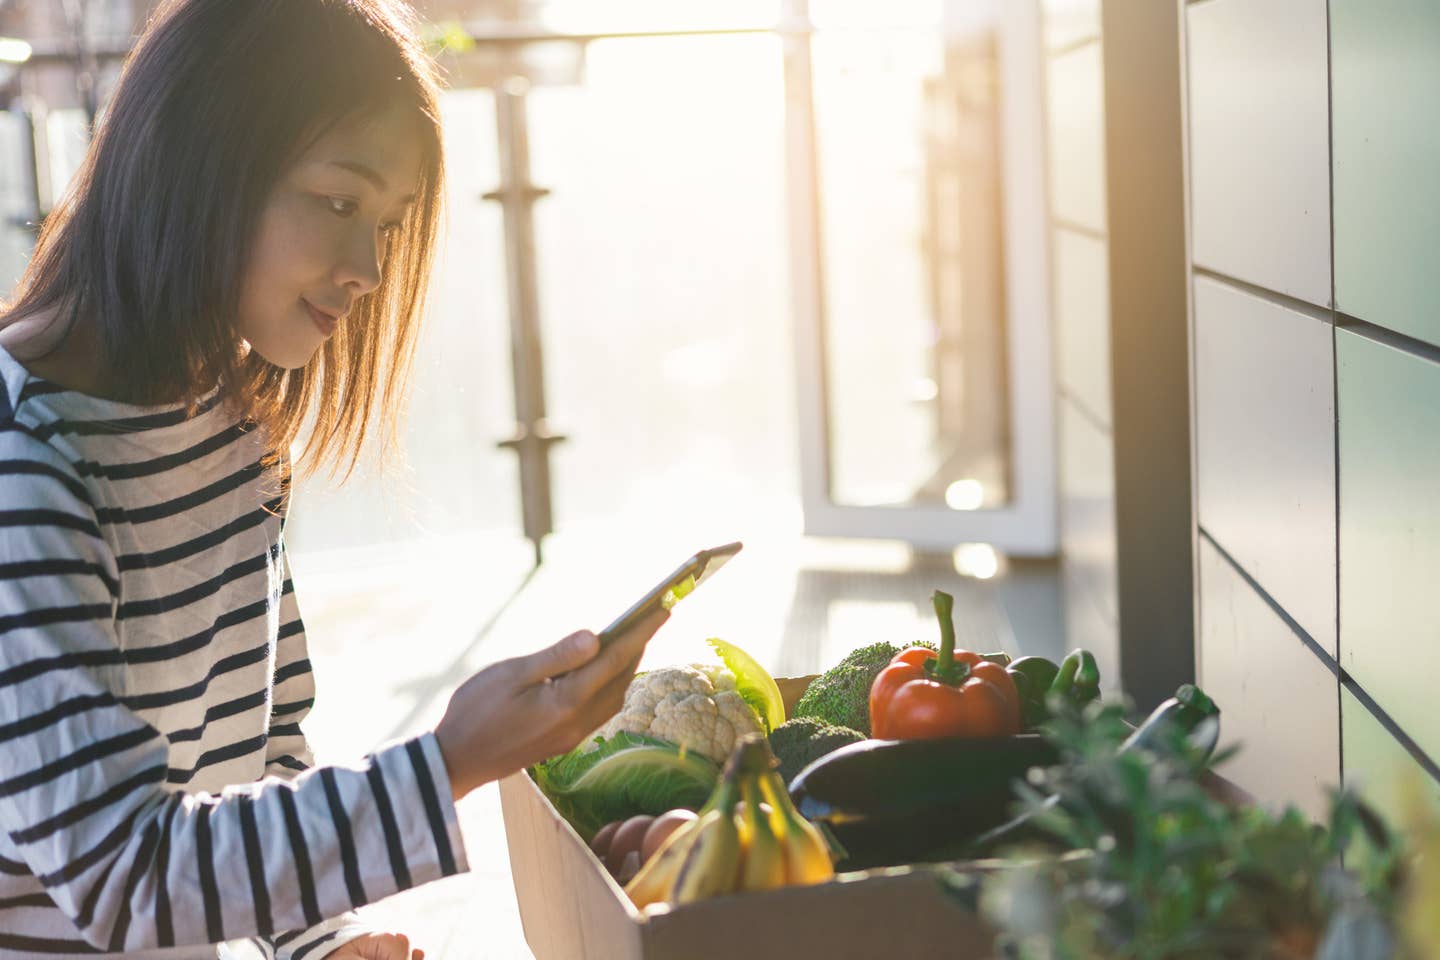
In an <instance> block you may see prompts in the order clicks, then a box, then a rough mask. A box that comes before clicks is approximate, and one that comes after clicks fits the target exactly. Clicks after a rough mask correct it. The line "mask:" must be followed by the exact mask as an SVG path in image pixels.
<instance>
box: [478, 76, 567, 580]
mask: <svg viewBox="0 0 1440 960" xmlns="http://www.w3.org/2000/svg"><path fill="white" fill-rule="evenodd" d="M529 86H530V85H529V82H528V81H526V80H525V79H524V78H521V77H512V78H511V79H509V80H507V81H506V82H505V83H503V84H501V85H500V86H499V87H497V88H496V90H495V116H496V122H497V125H498V128H499V137H500V187H499V189H498V190H495V191H492V192H491V193H487V194H485V199H486V200H496V201H499V203H500V205H501V207H502V208H503V210H504V214H505V267H506V270H505V272H506V281H507V288H508V291H509V294H510V297H509V299H510V351H511V365H512V367H513V368H514V380H515V433H514V434H513V435H512V436H511V437H509V438H508V439H506V440H502V441H500V443H499V446H501V447H507V448H509V449H512V450H514V451H515V453H516V455H517V456H519V458H520V508H521V513H522V515H523V520H524V529H525V536H526V538H528V539H529V540H530V542H531V543H533V544H534V545H535V563H536V565H537V566H538V565H539V564H540V563H541V562H542V559H543V554H542V544H543V541H544V539H545V537H546V536H547V535H549V534H550V533H551V532H552V531H553V530H554V519H553V515H552V507H551V489H550V446H551V444H554V443H558V442H560V441H562V440H564V439H565V438H564V437H562V436H558V435H556V434H553V433H551V431H550V427H549V424H548V422H547V420H546V417H545V361H544V355H543V352H542V347H541V337H540V295H539V290H538V284H537V282H536V269H535V263H536V258H535V218H534V205H535V201H536V200H538V199H540V198H541V197H544V196H546V195H547V194H548V193H549V191H548V190H544V189H541V188H538V187H536V186H535V185H534V184H533V183H531V182H530V137H529V127H528V121H527V118H526V112H525V98H526V95H527V93H528V90H529Z"/></svg>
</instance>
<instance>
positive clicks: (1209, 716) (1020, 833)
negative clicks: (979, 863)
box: [963, 683, 1220, 858]
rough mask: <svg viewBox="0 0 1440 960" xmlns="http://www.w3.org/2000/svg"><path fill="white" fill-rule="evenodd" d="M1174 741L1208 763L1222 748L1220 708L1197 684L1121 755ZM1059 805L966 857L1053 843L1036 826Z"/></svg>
mask: <svg viewBox="0 0 1440 960" xmlns="http://www.w3.org/2000/svg"><path fill="white" fill-rule="evenodd" d="M1172 738H1180V739H1183V740H1185V741H1186V742H1187V743H1188V744H1189V745H1190V746H1191V747H1192V748H1194V749H1196V750H1198V751H1200V754H1201V756H1203V757H1204V758H1206V759H1209V758H1210V755H1211V754H1213V753H1214V752H1215V748H1216V747H1217V746H1219V744H1220V708H1219V707H1218V706H1216V705H1215V701H1214V700H1211V699H1210V697H1209V696H1208V695H1207V694H1206V693H1205V691H1203V690H1201V689H1200V688H1199V687H1197V686H1195V685H1194V684H1193V683H1186V684H1181V686H1180V688H1179V689H1178V690H1176V691H1175V696H1173V697H1171V698H1170V699H1169V700H1166V701H1165V702H1164V703H1162V704H1160V705H1159V706H1158V707H1156V708H1155V709H1154V710H1153V711H1151V713H1150V716H1149V717H1147V718H1146V719H1145V722H1144V723H1142V724H1141V725H1140V726H1139V727H1138V728H1136V730H1135V732H1134V733H1132V734H1130V736H1128V737H1126V738H1125V741H1124V742H1123V743H1121V744H1120V747H1119V749H1118V751H1117V752H1119V753H1125V752H1127V751H1130V750H1154V749H1156V748H1159V747H1163V746H1164V745H1165V743H1166V742H1167V741H1169V740H1171V739H1172ZM1059 803H1060V798H1059V797H1058V796H1050V797H1047V798H1046V799H1045V801H1044V802H1043V803H1042V804H1041V805H1040V807H1039V810H1038V811H1037V810H1033V809H1032V810H1026V811H1025V812H1024V813H1021V814H1020V815H1019V816H1017V817H1015V818H1014V819H1011V820H1009V821H1006V822H1003V823H999V824H997V825H995V826H993V827H992V828H989V829H987V830H986V831H985V832H984V833H982V834H981V835H979V836H978V837H976V838H975V839H974V841H973V842H972V843H970V844H969V845H968V846H967V847H966V848H965V849H964V851H963V854H964V856H966V857H970V858H976V857H987V856H991V855H993V854H994V853H995V851H996V850H997V849H999V848H1000V847H1002V846H1010V845H1014V844H1018V843H1024V842H1046V841H1052V840H1053V838H1052V837H1050V836H1049V835H1048V834H1045V833H1044V832H1043V831H1041V830H1040V829H1039V828H1038V827H1037V826H1036V820H1037V816H1038V813H1039V812H1041V811H1044V810H1049V809H1051V808H1053V807H1055V806H1058V805H1059Z"/></svg>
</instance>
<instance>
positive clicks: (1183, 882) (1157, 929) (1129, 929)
mask: <svg viewBox="0 0 1440 960" xmlns="http://www.w3.org/2000/svg"><path fill="white" fill-rule="evenodd" d="M1129 732H1130V729H1129V727H1128V726H1127V725H1126V723H1125V721H1124V710H1123V708H1122V707H1120V706H1118V705H1114V704H1103V705H1102V704H1099V703H1092V704H1090V705H1088V706H1087V707H1085V708H1084V709H1083V710H1075V709H1069V710H1066V709H1061V710H1060V711H1059V712H1058V713H1057V714H1056V716H1055V718H1054V719H1053V720H1052V722H1051V723H1050V724H1049V725H1048V726H1047V728H1046V733H1047V736H1049V737H1050V738H1051V739H1052V741H1053V742H1054V743H1055V745H1056V746H1057V747H1058V748H1059V750H1060V753H1061V756H1062V763H1060V764H1059V765H1057V766H1055V767H1051V768H1047V769H1045V770H1043V771H1041V770H1034V771H1032V772H1031V773H1032V776H1031V778H1030V782H1028V783H1025V784H1023V785H1022V787H1021V788H1020V789H1021V794H1022V802H1023V803H1024V805H1025V806H1026V808H1028V809H1032V810H1034V811H1035V825H1036V827H1037V828H1038V830H1037V832H1038V835H1039V836H1040V837H1041V838H1042V839H1041V840H1040V841H1039V842H1038V843H1036V844H1033V845H1031V846H1029V847H1027V848H1021V849H1014V850H1009V851H1006V853H1007V861H1006V866H1005V868H1003V869H999V870H997V871H995V872H994V873H992V874H991V875H990V876H989V877H988V878H987V879H986V880H985V882H984V884H983V887H982V892H981V905H982V909H983V910H984V912H985V914H986V916H987V917H988V918H989V919H990V921H991V922H992V923H994V924H995V926H996V927H997V928H998V929H999V930H1001V931H1002V933H1001V945H1002V949H1003V950H1004V951H1006V954H1007V955H1008V956H1012V957H1022V958H1027V960H1068V958H1082V957H1083V958H1091V957H1099V958H1117V960H1118V958H1136V960H1141V958H1143V960H1150V958H1161V957H1164V958H1185V960H1190V958H1193V960H1199V958H1267V960H1268V958H1274V960H1280V958H1291V957H1294V958H1299V957H1307V958H1308V957H1317V958H1321V960H1339V958H1342V957H1343V958H1347V960H1381V958H1389V957H1392V956H1395V955H1396V950H1397V939H1396V934H1395V930H1394V926H1393V924H1392V922H1391V918H1392V917H1393V916H1394V914H1395V911H1396V904H1397V892H1398V890H1399V889H1400V885H1401V881H1402V879H1403V876H1404V869H1403V866H1404V861H1403V857H1402V853H1401V846H1400V844H1399V843H1398V842H1396V841H1395V840H1394V839H1393V837H1392V834H1391V832H1390V831H1389V830H1388V828H1387V827H1386V826H1385V825H1384V823H1383V822H1381V820H1380V818H1379V817H1378V816H1377V815H1376V814H1375V813H1374V812H1372V811H1371V810H1370V808H1369V807H1367V806H1366V805H1365V804H1364V803H1363V802H1362V801H1361V800H1360V799H1359V798H1358V797H1356V796H1354V795H1353V794H1350V793H1343V792H1337V793H1335V794H1333V795H1332V797H1331V805H1330V816H1329V819H1328V822H1327V823H1326V824H1325V825H1323V826H1319V825H1316V824H1313V823H1311V821H1310V820H1309V819H1308V818H1306V817H1305V816H1304V815H1303V814H1301V813H1300V812H1299V811H1297V810H1294V809H1287V810H1284V811H1282V812H1278V813H1273V812H1270V811H1267V810H1265V809H1262V808H1260V807H1255V806H1235V805H1232V804H1230V803H1227V802H1225V801H1224V800H1222V799H1220V798H1219V797H1217V796H1216V795H1214V793H1213V792H1212V791H1209V790H1207V789H1206V787H1205V785H1204V782H1203V777H1204V774H1205V772H1206V769H1207V766H1208V763H1207V760H1206V759H1205V757H1204V753H1203V751H1201V750H1197V749H1195V748H1194V747H1193V746H1191V745H1190V744H1189V743H1188V742H1187V741H1186V740H1185V739H1184V737H1183V736H1182V735H1179V734H1177V735H1175V736H1171V737H1161V738H1158V740H1157V741H1156V742H1154V743H1152V744H1150V745H1149V746H1147V747H1146V748H1144V749H1138V750H1132V751H1127V752H1124V753H1121V752H1118V751H1117V748H1118V746H1119V745H1120V743H1121V742H1122V741H1124V739H1125V738H1126V736H1127V735H1128V734H1129ZM1228 755H1229V754H1228V753H1223V752H1222V753H1221V754H1219V755H1217V756H1216V757H1215V760H1214V762H1217V763H1218V762H1222V761H1223V759H1225V757H1226V756H1228ZM1052 795H1055V796H1058V797H1059V798H1060V799H1059V801H1058V802H1050V803H1047V802H1046V801H1047V798H1048V797H1050V796H1052ZM952 886H953V884H952Z"/></svg>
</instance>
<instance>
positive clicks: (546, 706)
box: [435, 610, 670, 800]
mask: <svg viewBox="0 0 1440 960" xmlns="http://www.w3.org/2000/svg"><path fill="white" fill-rule="evenodd" d="M669 616H670V614H669V612H668V611H664V610H660V611H657V612H656V613H654V614H652V615H651V616H650V617H648V618H647V619H645V620H642V621H641V622H640V623H639V624H638V625H637V626H636V627H635V628H634V629H632V630H630V631H628V632H627V633H623V634H621V635H620V636H619V637H617V638H616V639H615V641H614V642H613V643H611V644H610V645H608V646H607V647H606V648H605V649H604V650H601V649H600V641H599V640H598V639H597V638H596V636H595V634H593V633H591V632H590V631H588V630H582V631H580V632H579V633H572V634H571V635H570V636H568V637H566V638H565V639H564V640H561V641H560V642H559V643H557V644H554V645H552V646H549V647H546V648H545V649H544V650H541V651H539V652H537V653H532V654H530V655H529V656H528V657H515V658H514V659H511V660H502V661H500V662H499V663H497V664H494V665H493V666H489V667H486V668H485V669H484V670H481V671H480V672H479V673H477V674H475V675H474V676H473V677H471V678H470V679H469V680H466V681H465V682H464V683H463V684H461V686H460V689H458V690H456V691H455V693H454V695H452V696H451V697H450V705H449V706H448V707H447V708H446V710H445V716H444V717H443V718H442V719H441V721H440V724H439V726H437V727H436V728H435V738H436V740H437V741H439V744H440V752H441V754H443V755H444V757H445V769H446V772H447V773H448V774H449V776H450V786H451V792H452V793H453V794H454V797H455V799H456V800H459V799H460V798H461V797H463V796H464V795H465V794H467V793H469V792H470V791H471V790H473V789H475V788H476V787H478V786H480V785H481V784H482V783H489V782H490V781H491V780H499V779H500V778H501V777H505V776H508V775H509V774H512V773H514V772H515V771H516V770H519V769H521V768H522V767H527V766H529V765H531V764H532V763H538V762H539V761H541V760H544V759H546V758H547V757H553V756H555V755H556V754H559V753H565V752H566V751H568V750H570V749H572V748H573V747H574V746H575V745H576V744H577V743H579V742H580V740H581V738H582V737H585V736H588V735H589V734H591V733H593V732H594V731H595V730H596V729H597V728H599V727H600V726H601V725H602V724H603V723H604V722H605V721H606V720H608V719H610V718H611V717H613V716H614V715H615V714H617V713H619V712H620V707H621V706H622V705H623V703H624V700H625V689H626V687H628V686H629V685H630V681H631V680H632V679H633V678H634V676H635V668H636V667H638V666H639V665H640V657H641V655H642V654H643V653H644V652H645V643H646V641H648V640H649V639H650V637H651V636H653V635H654V633H655V631H656V630H658V629H660V625H661V624H663V623H664V622H665V621H666V619H668V618H669Z"/></svg>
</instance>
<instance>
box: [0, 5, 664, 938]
mask: <svg viewBox="0 0 1440 960" xmlns="http://www.w3.org/2000/svg"><path fill="white" fill-rule="evenodd" d="M441 173H442V151H441V140H440V128H439V123H438V119H437V110H436V83H435V79H434V76H433V73H432V67H431V65H430V64H429V63H428V62H427V60H426V58H425V56H424V53H423V51H422V50H421V49H420V47H419V45H418V43H417V41H416V39H415V34H414V29H413V23H412V21H411V20H410V18H409V14H408V11H407V10H406V9H405V8H403V7H402V6H401V5H400V3H399V0H245V2H243V3H242V2H236V0H174V2H171V3H168V4H166V5H164V6H163V8H162V9H161V11H160V12H159V13H158V14H157V15H156V16H155V18H154V19H153V20H152V22H151V24H150V25H149V27H148V28H147V30H146V32H145V34H144V36H143V37H142V38H141V39H140V41H139V43H138V45H137V47H136V49H135V51H134V53H133V54H132V56H131V59H130V61H129V63H128V64H127V66H126V68H125V71H124V73H123V76H122V78H121V81H120V83H119V86H118V88H117V90H116V92H115V94H114V97H113V100H112V102H111V103H110V104H109V106H108V109H107V112H106V114H105V116H104V118H103V121H102V123H101V124H100V125H99V128H98V129H97V131H96V134H95V137H94V140H93V143H92V146H91V149H90V152H89V154H88V155H87V158H86V161H85V164H84V166H83V168H82V170H81V171H80V173H79V175H78V176H77V178H76V180H75V183H74V185H73V187H72V188H71V190H70V192H69V193H68V194H67V196H66V198H65V199H64V201H63V202H62V203H61V204H60V205H59V206H58V208H57V209H56V210H55V211H54V212H53V213H52V214H51V215H50V216H49V217H48V218H47V220H46V222H45V225H44V229H43V231H42V232H41V235H40V238H39V243H38V246H37V248H36V251H35V254H34V256H33V259H32V261H31V263H30V265H29V267H28V269H27V271H26V273H25V276H24V277H23V278H22V280H21V283H20V286H19V288H18V291H17V295H16V298H15V300H14V302H13V303H12V304H10V305H9V307H8V308H7V309H6V311H5V313H4V315H3V317H0V381H3V390H0V826H3V828H4V830H3V836H0V957H9V956H36V955H42V954H43V955H46V956H57V955H58V956H66V955H76V956H78V955H94V954H96V953H101V954H110V955H121V956H125V957H155V958H158V957H187V958H193V957H197V956H202V955H203V956H213V955H214V954H215V949H214V947H213V946H206V945H209V944H215V943H219V942H222V941H227V940H235V939H245V938H253V939H254V941H255V942H256V943H257V944H259V945H261V947H262V948H263V949H264V950H265V951H266V952H267V953H270V954H275V955H278V956H281V957H294V958H297V960H298V958H301V957H308V958H318V957H322V956H329V957H334V958H341V957H352V958H353V957H371V958H390V957H396V958H398V960H404V958H405V957H406V956H407V954H409V953H410V950H409V947H408V943H407V942H406V941H405V939H404V938H403V937H399V936H396V935H379V934H372V933H368V932H366V931H364V930H363V929H361V928H360V927H358V926H357V925H356V924H355V921H354V918H353V916H351V915H349V914H347V911H349V910H351V909H352V908H354V907H358V906H360V905H362V904H364V903H368V902H372V901H374V900H377V899H380V898H382V897H385V896H388V895H390V894H392V893H395V892H396V891H399V890H402V889H405V888H408V887H411V886H415V885H417V884H420V883H424V882H426V881H429V880H432V879H435V878H438V877H441V876H445V875H448V874H452V873H455V872H458V871H460V870H464V869H466V862H465V854H464V850H463V847H462V845H461V839H460V834H459V830H458V828H457V825H456V819H455V811H454V801H455V800H457V799H459V798H460V797H461V796H463V795H464V794H465V793H467V792H469V791H470V790H472V789H474V788H475V787H477V786H479V785H480V784H482V783H485V782H488V781H490V780H494V779H497V778H499V777H502V776H504V775H506V774H508V773H510V772H513V771H515V770H517V769H519V768H521V767H522V766H524V765H526V764H529V763H531V762H534V761H536V760H538V759H540V758H543V757H545V756H548V755H552V754H555V753H558V752H562V751H564V750H567V749H569V748H570V747H572V746H573V745H574V744H575V743H576V742H578V740H579V739H580V738H581V737H583V736H584V735H585V734H586V733H588V732H589V731H591V730H593V729H595V728H596V727H598V726H599V725H600V724H601V723H602V722H603V721H604V719H605V718H606V717H608V716H610V715H611V714H613V713H614V712H616V710H618V708H619V705H620V701H621V698H622V696H623V692H624V689H625V686H626V685H627V684H628V682H629V680H630V678H631V677H632V676H633V674H634V670H635V667H636V664H637V663H638V660H639V656H640V653H641V650H642V649H643V646H644V643H645V641H646V640H647V639H648V638H649V636H650V635H651V634H652V633H653V632H654V631H655V629H657V628H658V627H659V625H660V619H662V618H659V617H657V618H656V619H654V620H652V621H650V622H648V623H646V624H644V625H643V627H641V628H639V629H637V630H636V631H634V632H633V633H631V634H629V635H627V636H625V637H623V638H621V640H620V641H619V642H617V643H615V644H614V645H612V646H609V647H607V648H606V649H605V650H604V651H603V652H601V651H600V650H599V644H598V642H597V640H596V639H595V637H594V635H593V634H591V633H589V632H585V631H582V632H579V633H576V634H573V635H572V636H570V637H567V638H566V639H565V640H562V641H561V642H560V643H557V644H555V645H554V646H552V647H549V648H547V649H544V650H542V651H540V652H539V653H536V654H534V655H532V656H529V657H524V658H519V659H516V660H511V661H506V662H502V663H499V664H497V665H495V666H493V667H491V668H489V669H487V670H484V671H481V672H480V673H479V674H477V675H475V676H474V677H472V678H470V679H469V680H468V681H467V682H466V683H465V684H463V685H462V686H461V687H460V688H459V690H458V691H457V692H456V693H455V694H454V696H453V697H452V699H451V702H450V705H449V708H448V710H447V712H446V714H445V716H444V719H443V720H442V721H441V722H440V724H439V725H438V726H437V728H436V729H435V730H434V731H433V732H429V733H426V734H424V735H422V736H419V737H417V738H415V739H413V740H410V741H408V742H404V743H399V744H395V745H392V746H388V747H385V748H383V749H381V750H379V751H377V752H376V753H374V754H373V755H372V756H370V757H368V758H367V759H366V761H365V762H364V763H363V764H361V765H359V766H356V767H345V768H338V767H332V768H318V769H317V768H312V766H311V756H310V751H309V749H308V748H307V746H306V743H305V739H304V736H303V734H302V733H301V729H300V725H301V722H302V721H303V719H304V717H305V715H306V713H307V712H308V710H309V708H310V705H311V702H312V700H313V696H314V685H313V682H312V679H311V675H310V667H309V661H308V660H307V657H306V651H305V635H304V628H303V626H302V623H301V620H300V616H299V612H298V609H297V607H296V603H295V597H294V593H293V590H292V587H291V583H290V579H289V573H288V565H287V562H286V558H285V550H284V539H283V532H284V518H285V513H286V507H287V502H288V501H287V493H288V486H289V476H290V471H289V465H288V462H287V456H286V454H287V452H288V451H289V450H290V448H291V444H292V441H294V440H295V439H296V438H297V436H299V435H300V433H301V425H302V422H306V423H308V427H307V431H306V434H305V440H306V442H305V444H304V449H303V452H302V455H301V460H300V468H301V469H302V470H308V469H313V468H315V467H316V466H322V465H329V466H331V467H339V468H340V469H342V470H345V471H347V472H348V470H349V469H350V468H351V467H353V466H354V464H355V461H356V457H357V456H358V454H359V451H360V447H361V443H362V441H363V440H364V439H365V438H366V435H367V433H368V432H370V431H371V430H372V428H374V429H379V430H381V431H382V432H384V433H385V435H387V436H389V435H390V433H389V431H390V428H391V425H392V424H393V421H394V416H395V411H396V407H397V404H398V403H399V401H400V399H401V398H402V396H403V393H404V386H405V379H406V375H407V372H408V365H409V360H410V356H411V351H412V345H413V342H414V337H415V328H416V323H417V320H418V318H419V316H420V313H421V307H422V295H423V292H424V290H425V287H426V282H427V277H428V271H429V263H430V253H431V250H432V244H433V242H434V239H435V234H436V223H437V218H438V212H439V210H440V203H441V181H442V175H441ZM307 418H308V420H307ZM417 955H418V951H417Z"/></svg>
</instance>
